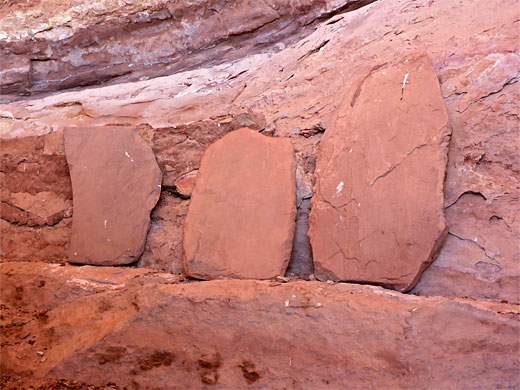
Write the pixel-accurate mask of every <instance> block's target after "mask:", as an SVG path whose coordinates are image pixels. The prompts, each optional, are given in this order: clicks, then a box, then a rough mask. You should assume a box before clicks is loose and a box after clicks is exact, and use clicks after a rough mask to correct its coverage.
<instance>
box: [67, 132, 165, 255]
mask: <svg viewBox="0 0 520 390" xmlns="http://www.w3.org/2000/svg"><path fill="white" fill-rule="evenodd" d="M64 139H65V153H66V156H67V162H68V164H69V167H70V176H71V179H72V192H73V206H74V211H73V215H72V237H71V242H70V248H69V261H70V262H72V263H79V264H95V265H119V264H129V263H133V262H135V261H137V260H138V259H139V257H140V256H141V254H142V253H143V250H144V246H145V242H146V235H147V233H148V230H149V228H150V211H151V210H152V209H153V208H154V206H155V204H156V203H157V200H158V199H159V195H160V193H161V171H160V169H159V167H158V165H157V162H156V161H155V156H154V154H153V153H152V150H151V148H150V146H149V145H148V144H147V143H146V142H145V141H144V140H143V139H142V138H141V136H140V135H139V133H138V132H137V131H136V130H135V129H133V128H125V127H70V128H67V129H65V134H64Z"/></svg>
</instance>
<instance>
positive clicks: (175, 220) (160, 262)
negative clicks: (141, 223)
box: [137, 192, 189, 275]
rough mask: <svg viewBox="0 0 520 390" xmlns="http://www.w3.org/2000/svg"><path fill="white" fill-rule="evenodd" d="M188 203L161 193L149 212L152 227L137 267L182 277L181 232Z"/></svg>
mask: <svg viewBox="0 0 520 390" xmlns="http://www.w3.org/2000/svg"><path fill="white" fill-rule="evenodd" d="M188 205H189V201H186V200H183V199H181V198H179V197H176V196H174V195H172V194H171V193H169V192H163V193H162V194H161V198H160V199H159V202H158V204H157V206H156V208H155V210H154V212H153V213H152V226H151V227H150V232H149V233H148V237H147V240H146V246H145V248H144V252H143V255H142V256H141V258H140V259H139V261H138V262H137V265H138V266H139V267H147V268H155V269H159V270H164V271H169V272H171V273H173V274H176V275H184V270H183V267H182V230H183V228H184V219H185V217H186V213H187V212H188Z"/></svg>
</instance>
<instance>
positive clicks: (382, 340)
mask: <svg viewBox="0 0 520 390" xmlns="http://www.w3.org/2000/svg"><path fill="white" fill-rule="evenodd" d="M519 23H520V4H519V2H518V1H517V0H506V1H497V0H492V1H487V2H482V1H478V0H467V1H464V2H452V1H449V0H424V1H406V0H385V1H374V2H370V1H357V2H353V1H346V0H337V1H326V0H325V1H310V0H309V1H305V2H301V1H299V2H292V1H277V2H270V1H266V2H254V3H253V2H241V1H234V2H232V3H230V2H227V3H223V2H219V1H214V0H207V1H204V2H202V1H195V2H190V3H189V4H187V3H186V2H181V3H179V2H172V1H166V0H147V1H132V0H126V1H125V2H120V1H112V0H104V1H97V0H96V1H90V2H86V1H75V2H72V1H65V0H59V1H58V0H53V1H45V2H43V1H31V2H29V1H7V2H4V3H2V5H0V58H1V61H0V93H1V94H2V95H0V137H1V139H0V149H1V153H0V181H1V199H0V200H1V209H0V211H1V220H0V229H1V237H0V244H1V245H0V252H1V262H2V264H1V268H2V281H1V282H2V284H1V290H2V296H1V310H2V317H1V325H2V362H1V364H2V375H3V379H2V380H3V385H2V386H3V387H7V388H9V387H8V386H11V387H12V388H24V387H28V386H30V385H34V386H39V385H41V386H48V388H53V387H52V386H55V385H56V384H59V383H61V385H62V386H69V385H68V384H66V383H69V384H70V383H72V382H70V381H71V380H78V381H81V382H83V383H84V385H81V384H80V385H77V386H80V387H79V388H81V386H83V388H84V387H86V386H90V385H92V386H93V385H96V386H98V387H100V388H101V387H107V384H108V383H112V384H111V385H109V387H112V388H115V387H120V388H123V387H127V388H157V387H159V388H186V387H190V386H191V387H193V388H209V387H214V388H219V387H220V388H266V387H269V388H309V389H310V388H352V389H357V388H374V389H375V388H389V389H391V390H393V389H407V388H426V389H441V388H453V389H462V388H468V387H469V388H476V389H491V388H504V389H508V388H509V389H515V388H518V387H519V386H520V380H519V378H518V370H519V366H520V362H519V359H518V348H519V347H518V334H519V333H518V332H519V330H518V326H519V314H518V304H519V301H520V291H519V283H520V264H519V261H518V259H519V258H520V250H519V248H520V247H519V242H520V233H519V232H520V218H519V215H518V213H519V206H520V204H519V203H520V202H519V199H520V196H519V186H518V177H519V174H520V168H519V167H520V161H519V160H520V145H519V143H518V140H519V136H520V134H519V129H520V126H519V122H520V120H519V117H520V112H519V107H520V104H519V102H520V99H519V89H518V81H519V80H520V55H519V54H518V53H520V40H519V39H518V38H519V34H518V26H519ZM418 53H424V54H425V55H427V56H428V58H429V60H430V61H431V64H432V68H433V70H434V72H435V75H436V77H437V79H438V81H439V85H440V95H441V97H442V100H443V103H444V106H445V109H446V112H447V117H448V125H449V127H450V128H451V131H452V132H451V140H450V143H449V147H448V161H447V166H446V172H445V174H446V179H445V181H444V202H443V207H444V214H445V218H446V225H447V229H448V230H447V231H448V233H447V237H446V240H445V242H444V244H443V245H442V248H440V252H439V254H438V256H437V258H435V259H434V261H433V263H432V264H431V265H430V266H429V267H428V268H427V269H426V270H424V273H422V275H421V277H420V279H419V280H418V283H417V284H416V286H415V287H414V288H413V289H412V290H411V294H402V293H399V292H395V291H391V290H388V289H384V288H381V287H373V286H361V285H357V284H353V283H340V284H335V283H332V282H329V283H323V282H317V281H309V280H308V279H314V267H313V253H312V250H311V248H310V245H309V239H308V236H307V230H308V226H309V212H310V209H311V199H312V198H313V196H314V195H315V194H314V188H315V187H314V186H315V184H316V183H315V179H316V178H315V175H314V172H315V168H316V153H317V150H318V148H319V146H320V142H321V140H322V138H323V134H324V133H327V131H329V130H331V129H332V126H333V125H332V122H331V118H333V115H334V113H336V112H337V111H338V107H340V105H341V102H342V101H344V99H345V96H348V95H349V94H352V93H354V92H355V91H356V90H357V88H358V86H359V85H361V82H362V81H363V80H364V79H365V78H366V77H367V75H369V74H370V72H371V70H372V69H373V67H374V66H375V65H378V64H382V63H384V62H386V61H387V60H389V59H405V58H411V57H414V56H415V55H417V54H418ZM405 85H406V84H405ZM410 86H411V84H408V85H407V86H406V87H405V91H404V93H406V89H407V88H408V87H410ZM395 87H396V88H397V90H398V92H400V90H401V88H402V83H399V85H396V86H395ZM360 111H362V108H360ZM367 115H368V114H367ZM85 126H88V127H92V126H93V127H99V128H103V127H106V126H118V127H130V128H134V129H137V131H138V132H139V134H140V136H141V137H142V138H143V139H144V140H145V142H147V143H148V144H149V145H150V147H151V149H152V151H153V153H154V155H155V158H156V160H157V164H158V165H159V168H160V170H161V172H162V185H161V193H160V198H159V201H158V203H157V206H156V207H155V208H154V209H153V211H152V213H151V227H150V230H149V231H148V233H147V237H146V244H145V248H144V252H143V254H142V256H141V257H140V258H139V260H138V261H137V263H134V264H133V266H131V267H90V266H85V267H77V266H70V265H65V264H66V263H67V260H68V255H69V251H70V245H71V233H72V218H73V214H74V210H73V188H72V185H71V180H70V172H69V168H68V164H67V159H66V156H65V147H64V129H65V128H74V127H77V128H80V127H85ZM242 127H247V128H250V129H251V130H253V131H257V132H259V133H261V134H262V136H265V137H279V138H286V139H288V140H289V141H290V142H291V143H292V146H293V148H294V151H295V156H296V172H295V178H296V199H295V201H296V207H297V213H296V222H295V223H296V226H295V236H294V244H293V248H292V255H291V261H290V263H289V265H288V269H287V273H286V277H287V278H288V279H291V278H295V277H297V278H298V279H302V280H298V281H290V282H288V283H285V282H284V281H285V280H286V278H283V277H282V278H278V281H262V282H260V281H253V280H244V281H210V282H198V281H193V280H187V279H185V274H184V267H183V250H182V240H183V228H184V221H185V219H186V215H187V213H188V209H189V204H190V198H191V196H192V194H193V186H194V183H195V182H196V180H197V176H198V174H199V168H200V161H201V158H202V156H203V153H204V151H205V150H206V149H207V148H208V147H209V146H210V145H211V144H213V143H214V142H216V141H218V140H219V139H221V138H222V137H224V136H225V135H226V134H228V133H230V132H233V131H235V130H237V129H240V128H242ZM419 164H420V162H419ZM115 190H117V188H114V191H115ZM428 195H431V194H428ZM49 263H50V264H49ZM135 265H136V266H135ZM388 287H394V288H395V287H397V288H398V286H388ZM174 345H176V346H179V348H174V347H173V346H174ZM16 377H20V378H21V379H19V380H18V379H10V378H16ZM61 379H63V380H67V382H53V381H60V380H61ZM64 383H65V384H64ZM4 384H5V386H4ZM16 386H18V387H16ZM72 386H76V385H75V384H70V386H69V388H74V387H72ZM64 388H67V387H64ZM76 388H78V387H76Z"/></svg>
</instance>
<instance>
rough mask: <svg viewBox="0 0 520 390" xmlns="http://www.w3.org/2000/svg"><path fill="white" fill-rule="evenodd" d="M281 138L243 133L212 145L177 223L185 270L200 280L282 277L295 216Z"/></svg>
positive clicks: (289, 162) (287, 150)
mask: <svg viewBox="0 0 520 390" xmlns="http://www.w3.org/2000/svg"><path fill="white" fill-rule="evenodd" d="M295 202H296V162H295V157H294V150H293V147H292V145H291V143H290V142H289V141H288V140H284V139H278V138H271V137H266V136H264V135H261V134H258V133H257V132H255V131H253V130H250V129H247V128H243V129H239V130H237V131H234V132H232V133H230V134H228V135H226V136H225V137H223V138H222V139H221V140H219V141H217V142H215V143H214V144H213V145H211V146H210V147H209V148H208V149H207V150H206V152H205V153H204V156H203V157H202V161H201V164H200V168H199V173H198V175H197V180H196V182H195V188H194V189H193V194H192V198H191V200H190V206H189V209H188V215H187V217H186V220H185V223H184V237H183V250H184V269H185V271H186V274H187V275H188V276H191V277H195V278H199V279H220V278H251V279H268V278H272V277H275V276H278V275H284V274H285V270H286V268H287V265H288V263H289V259H290V255H291V249H292V242H293V237H294V224H295V217H296V207H295Z"/></svg>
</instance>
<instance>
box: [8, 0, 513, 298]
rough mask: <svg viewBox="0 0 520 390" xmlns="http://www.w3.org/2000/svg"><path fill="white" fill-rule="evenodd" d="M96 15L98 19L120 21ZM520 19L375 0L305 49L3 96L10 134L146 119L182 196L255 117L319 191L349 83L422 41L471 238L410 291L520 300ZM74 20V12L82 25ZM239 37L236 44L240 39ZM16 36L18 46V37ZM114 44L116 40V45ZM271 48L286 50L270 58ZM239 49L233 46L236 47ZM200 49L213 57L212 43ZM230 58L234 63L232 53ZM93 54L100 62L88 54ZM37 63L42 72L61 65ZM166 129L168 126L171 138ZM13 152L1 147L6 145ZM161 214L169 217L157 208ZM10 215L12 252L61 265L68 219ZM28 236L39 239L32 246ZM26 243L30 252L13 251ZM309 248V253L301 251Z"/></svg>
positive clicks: (144, 126)
mask: <svg viewBox="0 0 520 390" xmlns="http://www.w3.org/2000/svg"><path fill="white" fill-rule="evenodd" d="M127 3H128V2H127ZM18 4H23V6H24V7H26V9H25V10H21V9H18V8H17V10H19V11H20V12H21V13H22V16H23V15H25V13H31V12H32V10H33V7H34V6H36V7H38V4H40V3H37V2H26V3H16V5H17V6H18ZM60 4H65V3H63V2H60ZM139 4H145V3H144V2H140V3H139ZM343 4H345V5H346V4H347V3H345V2H343ZM123 8H124V7H123ZM347 8H348V6H347ZM5 9H6V10H8V11H7V12H6V15H11V14H12V13H11V10H12V8H5ZM89 12H91V13H90V14H89V15H92V18H93V19H95V18H104V17H105V16H107V17H109V18H110V15H99V14H96V12H92V11H88V10H87V13H89ZM122 12H125V11H124V10H122ZM23 17H24V18H25V16H23ZM89 17H90V16H89ZM519 19H520V3H519V1H518V0H504V1H498V0H492V1H486V2H482V1H479V0H466V1H464V2H458V3H457V2H453V1H450V0H435V1H433V2H432V1H425V2H413V3H411V2H402V1H397V0H385V1H379V2H374V3H373V4H371V5H368V6H366V7H363V8H361V9H358V10H356V11H353V12H348V13H344V14H340V15H336V16H334V17H333V18H331V19H330V20H325V21H323V22H320V23H318V24H315V25H310V26H311V27H312V29H314V28H315V29H316V31H315V32H314V33H312V34H311V35H309V36H307V37H306V38H305V39H302V40H301V41H299V42H298V43H297V44H295V45H289V44H286V45H285V46H286V47H285V49H283V50H280V49H281V47H280V48H277V49H276V50H271V49H270V48H266V50H267V52H265V53H264V54H255V55H246V53H250V51H248V50H245V51H241V50H237V51H236V54H238V53H242V54H244V55H246V56H245V57H243V58H241V59H240V60H238V61H233V62H224V63H222V64H221V65H216V66H213V65H211V64H209V63H205V65H204V66H203V67H201V68H198V69H193V70H191V71H186V72H181V73H176V74H172V75H170V76H167V77H158V78H154V79H150V80H141V81H135V82H128V83H121V84H119V85H107V86H101V87H95V88H86V89H83V90H79V91H78V90H74V91H68V92H63V93H59V94H55V95H52V96H48V97H45V98H36V97H32V98H27V99H26V100H21V101H19V102H13V103H9V104H0V132H1V134H2V135H1V137H2V138H4V139H5V138H16V137H24V138H25V137H27V136H34V135H38V136H40V135H41V136H43V135H47V134H48V135H54V134H60V133H61V132H62V130H63V128H64V127H66V126H70V125H79V126H84V125H88V126H91V125H93V126H105V125H111V124H117V125H131V126H136V127H138V128H139V129H140V132H141V133H142V134H143V135H144V136H145V138H146V139H147V140H148V141H150V143H151V144H152V145H154V152H155V153H156V155H157V159H158V162H159V165H160V167H161V170H162V171H163V177H164V181H163V191H167V192H168V193H169V194H173V195H175V194H174V193H175V182H176V180H177V179H178V178H179V177H180V176H182V175H183V174H185V173H187V172H189V171H193V170H195V169H197V168H198V165H199V163H200V157H201V156H202V153H203V151H204V150H205V148H206V147H207V146H208V145H209V144H210V143H211V142H214V141H215V140H217V139H219V138H220V137H222V136H223V135H224V134H226V133H227V132H228V131H229V130H233V129H236V128H239V127H243V126H247V127H251V128H255V129H257V130H260V131H261V132H262V133H263V134H274V135H276V136H278V137H286V138H289V139H290V140H291V142H292V143H293V145H294V148H295V151H296V156H297V165H298V171H299V176H298V178H297V180H298V183H299V189H298V196H299V199H301V198H307V199H308V198H310V197H311V196H312V183H311V181H312V176H313V172H314V156H315V151H316V147H317V145H318V144H319V142H320V139H321V137H322V135H323V132H324V130H326V129H327V127H328V125H329V121H330V118H331V115H332V114H333V113H334V111H335V110H336V108H337V107H338V105H339V104H340V102H341V101H342V95H343V94H344V93H345V91H352V90H356V88H357V87H358V86H359V84H360V83H361V81H362V79H363V77H365V76H366V74H367V73H368V72H369V71H370V69H372V67H373V66H374V65H375V64H381V63H384V62H385V61H386V60H387V59H389V58H395V57H398V58H404V57H406V56H409V55H412V54H413V53H416V52H418V51H424V52H426V53H427V54H428V56H429V57H430V59H431V60H432V63H433V67H434V69H435V72H436V74H437V75H438V78H439V81H440V84H441V90H442V95H443V98H444V103H445V106H446V109H447V111H448V115H449V122H450V125H451V127H452V129H453V133H452V139H451V143H450V151H449V160H448V173H447V178H446V184H445V195H446V199H445V207H446V208H448V209H447V211H448V212H447V215H446V218H447V221H448V225H449V226H453V227H454V230H453V231H452V230H451V228H450V233H452V234H454V235H456V236H458V237H460V238H461V239H462V240H459V239H458V238H456V237H455V236H454V235H451V234H450V235H449V236H448V238H447V241H446V244H445V245H444V247H443V249H442V250H441V252H440V254H439V256H438V258H437V260H436V261H435V262H434V263H433V264H432V265H431V266H430V267H429V268H428V269H427V270H426V271H425V272H424V273H423V277H422V278H421V280H420V281H419V283H418V285H417V286H416V288H415V289H414V290H413V292H415V293H419V294H427V295H449V296H472V297H478V298H496V299H506V300H509V301H517V300H518V299H519V296H520V292H519V291H518V286H519V283H520V263H519V262H518V258H519V256H520V253H519V252H518V251H519V248H518V245H517V243H518V242H519V240H520V233H519V232H520V225H519V224H520V218H519V217H518V210H519V206H518V199H519V195H518V188H517V185H518V183H517V182H516V181H515V178H516V177H518V175H519V173H518V167H519V166H520V161H519V158H520V150H519V145H518V142H517V140H518V139H519V137H520V134H519V129H520V123H519V120H518V118H519V117H520V112H519V107H520V104H518V102H519V101H520V100H519V88H518V80H519V77H518V69H519V61H520V56H519V55H518V53H519V52H520V46H519V44H520V43H519V40H518V29H517V28H516V26H517V25H518V22H517V20H519ZM19 20H22V19H19ZM35 20H38V19H35ZM78 20H79V19H74V23H76V22H77V21H78ZM318 21H319V20H318ZM24 23H25V22H24ZM71 26H72V25H71ZM274 26H275V23H273V24H268V25H267V26H266V28H271V27H274ZM278 26H281V25H278ZM454 26H456V28H455V27H454ZM72 27H73V28H74V26H72ZM29 28H31V29H32V28H33V26H32V25H31V26H29ZM236 38H237V42H238V41H239V40H241V39H243V38H244V35H239V36H237V37H236ZM14 40H16V39H14ZM14 40H13V41H12V42H11V44H12V45H15V44H16V43H15V42H14ZM23 44H24V43H22V45H23ZM37 44H38V43H37V42H36V43H35V45H37ZM110 44H111V42H107V46H109V45H110ZM224 44H225V43H224ZM87 49H88V48H87ZM275 51H276V52H277V53H276V54H274V55H271V54H269V53H272V52H275ZM231 53H235V51H234V49H232V50H230V54H231ZM192 54H197V53H192ZM199 54H200V55H201V56H208V57H211V55H210V54H208V53H205V50H203V51H201V52H199ZM22 55H23V54H22ZM116 57H117V56H116ZM186 57H190V56H189V55H187V56H186ZM42 58H43V57H42ZM223 58H224V59H225V61H227V60H228V59H229V58H230V57H227V56H224V57H223ZM84 59H85V60H89V61H90V60H91V59H90V58H88V57H85V56H84ZM186 60H187V61H190V59H189V58H188V59H186ZM92 61H94V60H92ZM34 62H35V64H36V67H35V69H36V70H38V69H43V68H44V67H45V66H47V65H50V64H51V62H49V61H47V62H46V61H40V62H39V63H38V61H34ZM125 66H126V64H125ZM161 66H162V65H161ZM133 68H139V66H138V65H136V66H134V67H133ZM155 69H157V68H155ZM137 73H138V72H136V75H137ZM23 77H25V76H23ZM4 80H5V79H4ZM96 80H98V81H99V80H100V79H99V78H98V79H96ZM121 81H123V80H121ZM24 85H25V84H24ZM338 86H341V88H338ZM24 88H25V86H24ZM398 88H399V86H398ZM35 92H36V91H35ZM2 98H4V97H2ZM144 133H146V134H144ZM167 134H170V135H171V137H172V138H171V139H170V140H168V137H169V136H166V135H167ZM155 135H156V138H154V137H155ZM181 135H182V136H181ZM173 138H175V139H173ZM154 139H155V140H157V141H160V143H161V145H159V144H156V143H155V141H154ZM17 141H20V142H21V141H22V138H20V139H18V140H17ZM2 142H3V140H2ZM159 149H160V150H159ZM6 150H7V149H6V148H4V146H3V144H2V155H3V154H4V153H5V151H6ZM61 153H63V152H61ZM178 156H179V157H180V158H178ZM62 158H63V157H62ZM60 164H61V165H60V166H59V167H58V166H56V167H55V168H53V172H54V173H53V174H55V175H56V179H55V180H56V182H58V180H59V181H63V182H65V181H67V180H70V179H69V177H68V174H67V173H66V164H62V163H60ZM50 167H51V165H49V168H50ZM63 167H64V169H65V170H64V171H62V169H63ZM54 170H55V171H54ZM19 175H20V180H25V178H27V180H30V181H33V182H34V184H39V183H41V182H44V181H45V178H46V177H50V176H49V175H51V172H50V171H48V172H47V174H46V175H33V176H30V175H31V171H29V170H27V172H19ZM69 188H70V184H69ZM45 191H47V190H45ZM51 191H54V189H53V190H51ZM69 191H70V189H69ZM15 192H16V191H15ZM465 194H466V195H465ZM471 194H475V195H476V196H477V197H480V198H481V200H482V201H479V202H474V204H475V205H476V208H474V209H473V210H472V212H471V213H470V214H472V215H473V216H472V217H471V218H469V219H466V214H467V213H466V211H465V210H466V209H467V208H466V205H467V204H466V199H465V197H466V196H467V195H471ZM479 194H480V195H479ZM69 199H70V198H69ZM458 199H460V200H462V203H461V207H458V206H457V200H458ZM298 204H299V205H300V208H299V211H300V212H304V208H305V202H298ZM302 207H303V208H302ZM70 211H71V210H70V209H69V210H68V212H70ZM155 213H159V211H158V208H156V209H155V210H154V214H155ZM166 214H168V216H167V217H165V218H170V217H171V218H173V220H172V224H178V225H182V223H183V218H184V217H183V213H177V212H176V213H162V216H166ZM304 219H305V218H302V219H301V221H304ZM9 220H10V219H9ZM474 221H477V222H478V223H476V224H475V223H474ZM0 222H1V229H2V239H1V240H2V241H1V242H2V254H3V255H4V256H3V257H2V261H5V260H6V259H19V260H24V261H34V260H40V261H43V260H45V261H53V262H57V261H63V260H64V259H65V258H66V256H65V252H66V249H65V248H66V246H67V245H68V241H69V237H70V218H69V217H67V216H66V217H65V218H64V219H63V220H62V222H60V223H58V224H56V225H51V226H48V225H46V226H43V227H41V228H40V227H36V226H35V227H31V226H27V225H18V224H17V223H16V222H9V221H8V220H6V219H3V220H2V221H0ZM154 223H156V224H157V225H158V226H159V225H161V224H162V223H163V221H161V220H160V218H157V219H156V221H155V222H154ZM4 232H7V233H5V234H4ZM5 237H7V238H5ZM168 237H169V240H171V241H170V242H168V245H167V246H168V247H170V248H176V247H178V245H179V243H180V242H181V240H182V237H180V236H178V235H168ZM505 237H506V238H507V240H505V239H504V238H505ZM475 238H476V239H477V240H476V242H475ZM29 240H34V241H33V242H34V245H33V244H32V243H30V242H29ZM153 242H156V241H153ZM149 243H151V244H152V241H149ZM154 245H155V248H157V246H156V244H152V246H154ZM17 247H18V248H23V250H19V251H17V250H16V248H17ZM304 247H305V245H303V246H302V248H304ZM163 249H164V248H163ZM156 253H162V254H164V253H167V251H156ZM176 253H177V252H176ZM171 254H172V252H168V257H167V259H174V257H175V256H171ZM308 256H309V253H307V254H306V255H305V256H301V257H299V258H301V259H308ZM152 259H154V260H152ZM149 260H150V261H149V262H147V264H148V266H150V267H154V266H155V265H154V261H157V268H168V267H171V268H172V269H173V268H175V267H177V265H175V264H169V265H166V262H167V261H166V258H159V257H157V258H152V257H149ZM168 261H169V260H168ZM177 261H179V262H180V259H177ZM484 263H489V264H484Z"/></svg>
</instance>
